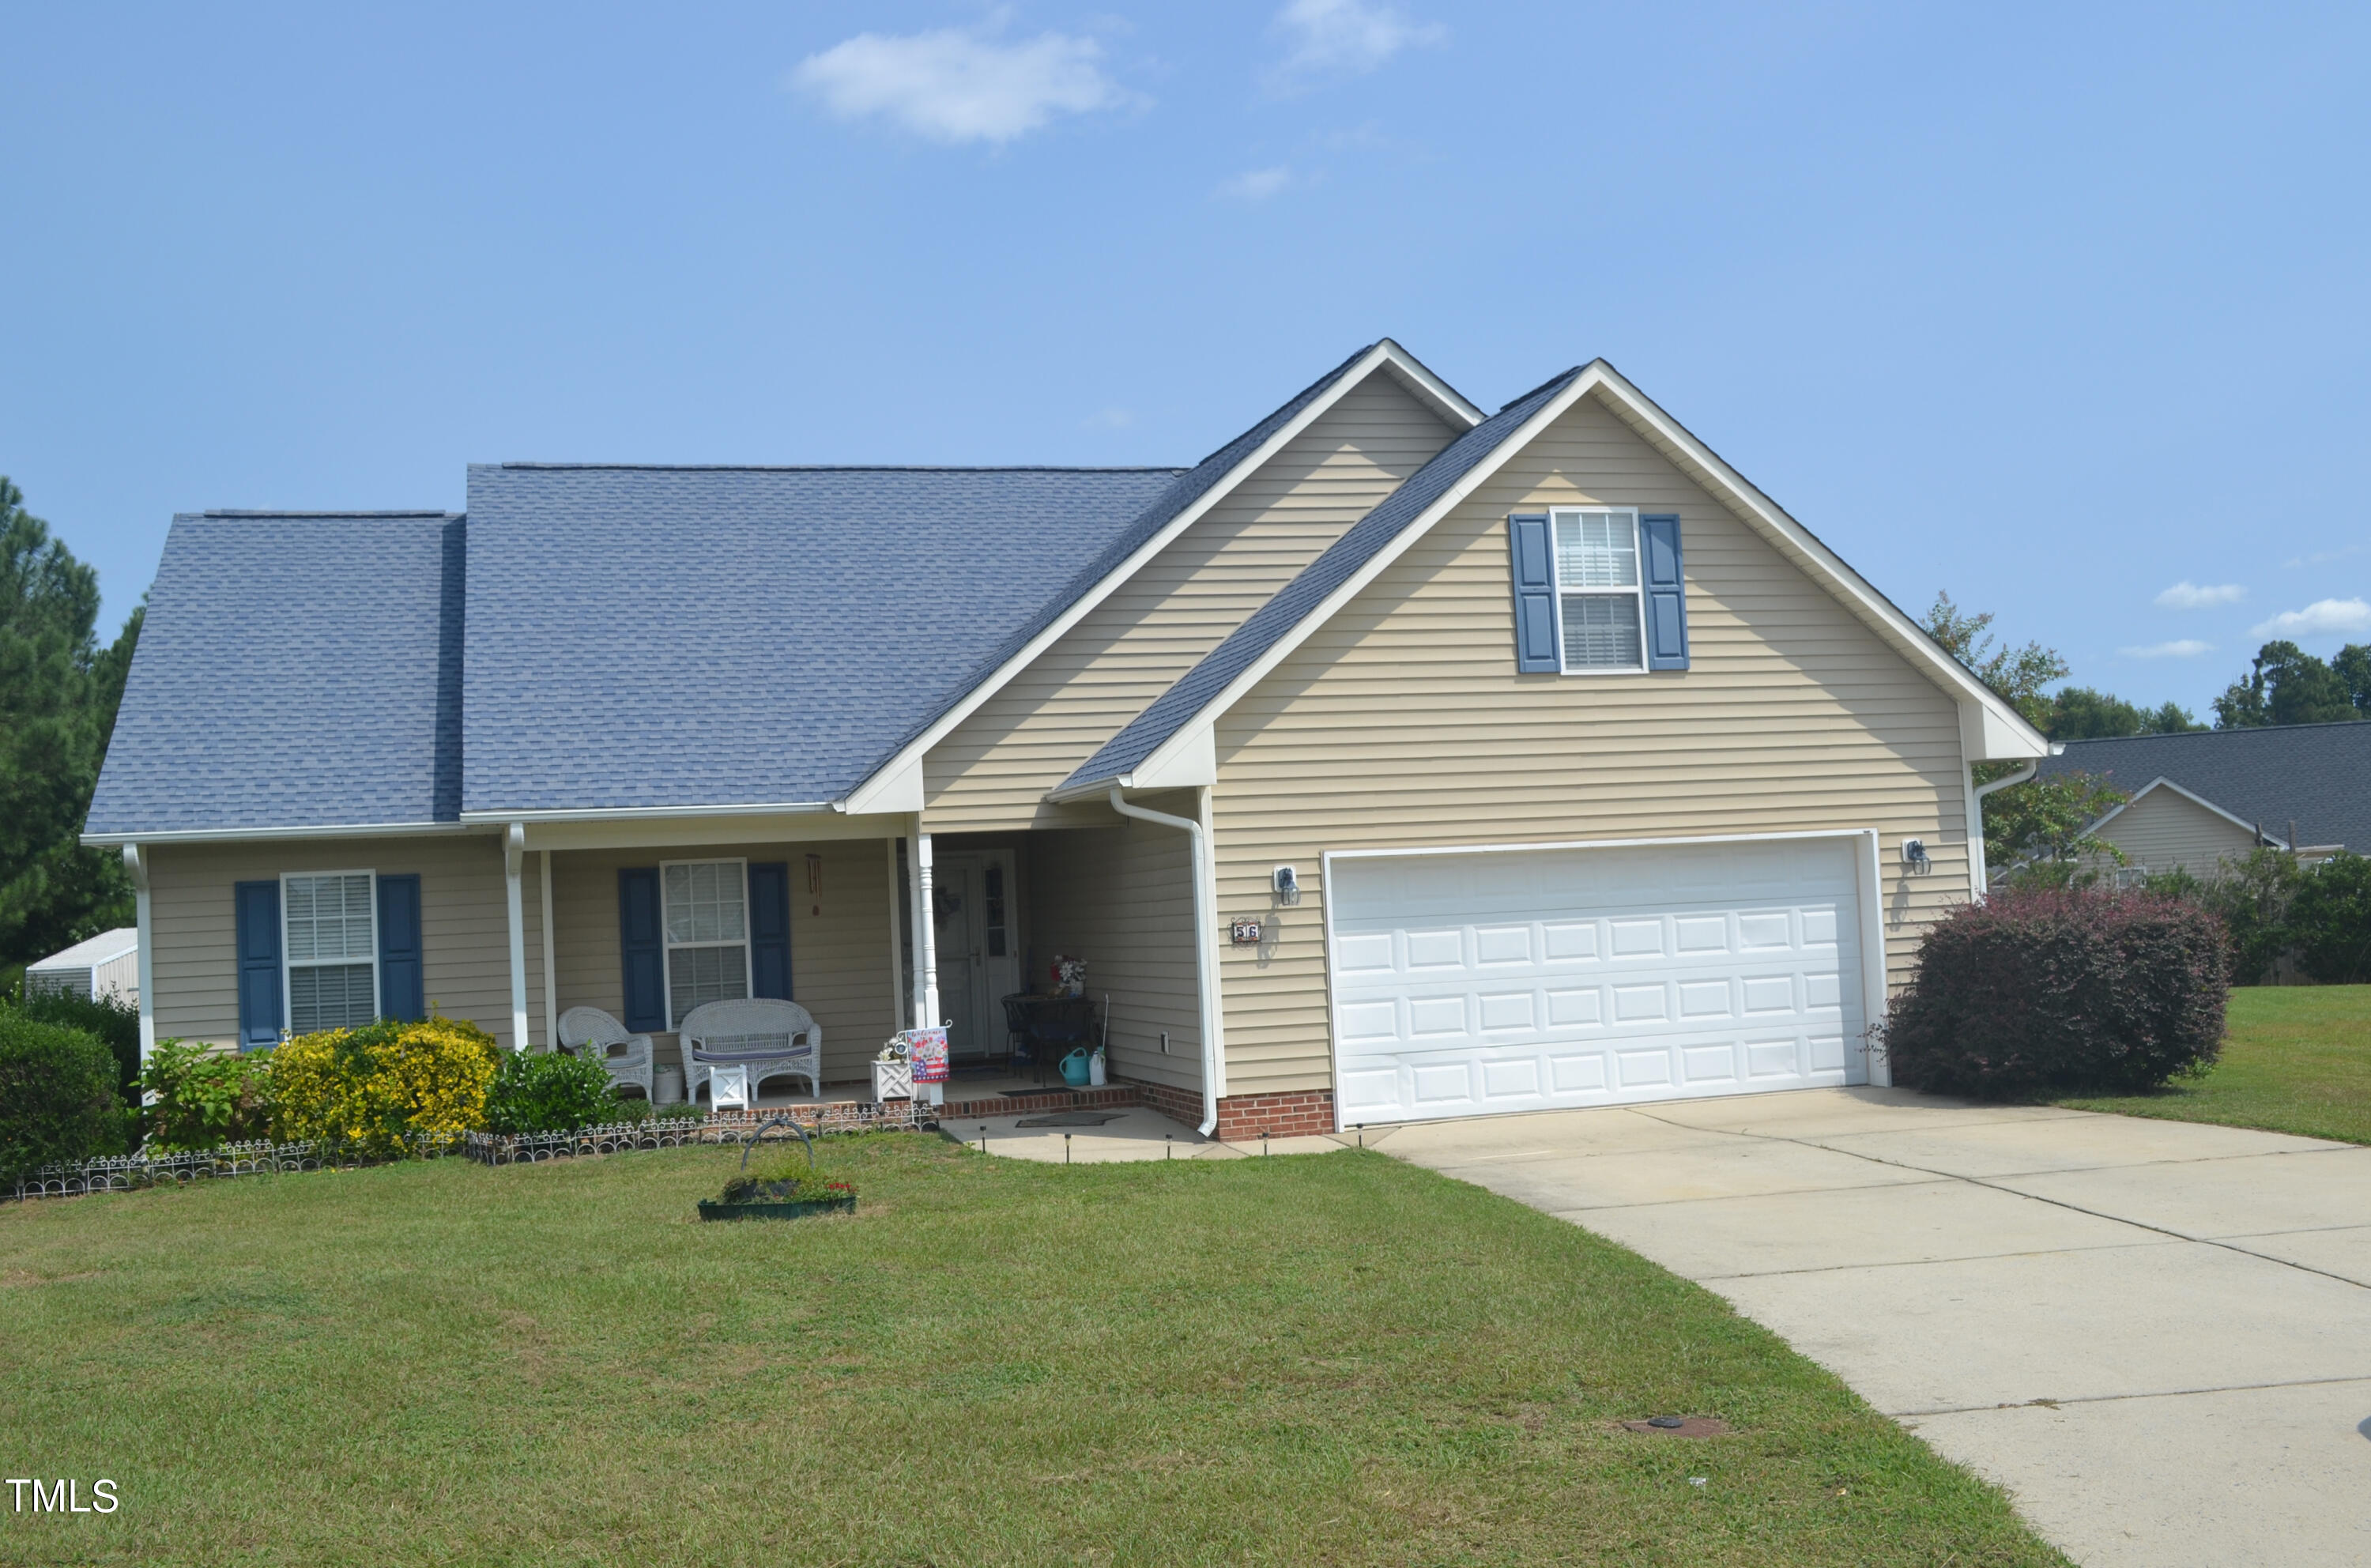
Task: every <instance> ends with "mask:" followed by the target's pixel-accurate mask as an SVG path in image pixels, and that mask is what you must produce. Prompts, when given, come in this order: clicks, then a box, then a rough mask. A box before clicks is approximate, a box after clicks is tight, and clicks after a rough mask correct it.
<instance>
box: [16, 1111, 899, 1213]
mask: <svg viewBox="0 0 2371 1568" xmlns="http://www.w3.org/2000/svg"><path fill="white" fill-rule="evenodd" d="M922 1109H925V1110H926V1109H927V1108H922ZM785 1114H789V1115H792V1116H794V1117H795V1118H796V1119H797V1120H798V1122H799V1123H800V1124H802V1125H803V1126H804V1127H806V1128H808V1129H810V1130H811V1131H814V1132H818V1133H862V1132H875V1131H885V1132H887V1131H895V1132H912V1131H914V1130H915V1129H916V1128H917V1127H918V1126H919V1124H920V1123H921V1121H922V1119H923V1118H922V1117H921V1116H920V1115H919V1114H918V1113H917V1107H916V1106H915V1104H914V1102H913V1101H907V1100H893V1101H886V1102H881V1103H860V1102H854V1101H849V1102H841V1103H835V1104H830V1105H793V1106H790V1107H788V1108H786V1109H785V1108H768V1109H765V1110H759V1111H737V1110H736V1111H711V1112H708V1113H704V1114H703V1115H701V1116H700V1117H696V1118H694V1117H685V1118H681V1119H662V1120H653V1121H646V1122H610V1123H605V1124H602V1125H599V1126H594V1127H579V1128H577V1129H576V1130H575V1131H573V1132H566V1133H460V1134H453V1133H440V1134H428V1135H423V1136H422V1137H421V1139H420V1140H419V1142H418V1143H417V1145H416V1146H415V1147H414V1148H413V1150H412V1156H413V1157H414V1158H419V1159H435V1158H436V1157H438V1156H440V1155H446V1154H458V1155H461V1156H464V1157H465V1158H467V1159H474V1160H476V1161H477V1162H478V1163H479V1164H480V1165H525V1164H532V1163H536V1162H538V1161H541V1160H546V1159H574V1158H575V1157H577V1156H579V1155H588V1154H623V1153H625V1152H626V1151H627V1150H629V1149H637V1148H677V1147H682V1146H684V1145H686V1144H727V1143H740V1142H743V1141H744V1140H746V1138H747V1137H749V1136H750V1135H751V1134H752V1133H753V1132H755V1131H757V1130H758V1128H759V1127H760V1125H761V1124H763V1123H764V1122H766V1121H768V1120H769V1119H770V1118H774V1117H779V1116H781V1115H785ZM386 1163H388V1162H387V1161H385V1160H376V1159H361V1158H360V1157H358V1156H356V1155H354V1154H353V1153H352V1152H350V1151H346V1150H325V1149H324V1148H323V1147H322V1146H320V1145H318V1144H317V1143H312V1142H305V1143H236V1144H225V1145H224V1146H223V1147H220V1148H207V1149H199V1150H197V1151H195V1152H193V1153H188V1154H165V1153H156V1154H145V1153H144V1154H119V1155H109V1156H106V1157H104V1158H102V1159H80V1160H74V1161H70V1162H68V1163H66V1164H63V1165H44V1166H42V1167H41V1168H40V1169H39V1170H35V1171H33V1172H32V1173H31V1174H30V1175H29V1176H25V1177H22V1178H20V1179H19V1180H18V1181H17V1182H16V1184H15V1187H14V1190H13V1191H12V1192H11V1193H9V1196H10V1197H12V1198H78V1197H83V1196H85V1195H87V1194H88V1193H128V1192H133V1191H136V1190H138V1189H140V1188H143V1187H175V1186H183V1185H186V1184H188V1183H189V1182H212V1181H220V1180H223V1179H226V1178H228V1177H233V1176H271V1175H278V1174H281V1173H283V1172H286V1171H295V1170H325V1169H335V1170H353V1169H355V1168H357V1167H360V1166H363V1165H378V1164H386Z"/></svg>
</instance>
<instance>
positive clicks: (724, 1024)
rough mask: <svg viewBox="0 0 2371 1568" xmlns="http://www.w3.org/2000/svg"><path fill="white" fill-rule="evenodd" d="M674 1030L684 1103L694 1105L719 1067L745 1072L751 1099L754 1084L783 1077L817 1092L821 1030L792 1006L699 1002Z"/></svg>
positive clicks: (766, 1001)
mask: <svg viewBox="0 0 2371 1568" xmlns="http://www.w3.org/2000/svg"><path fill="white" fill-rule="evenodd" d="M676 1030H677V1035H678V1037H679V1038H680V1039H681V1040H682V1042H683V1097H684V1098H685V1099H686V1100H688V1101H698V1100H699V1099H700V1085H701V1084H702V1083H705V1082H706V1081H707V1080H708V1073H709V1069H710V1068H711V1067H712V1066H720V1065H725V1064H732V1065H736V1066H747V1067H748V1069H749V1092H750V1093H751V1094H752V1095H753V1096H754V1095H755V1094H756V1093H757V1092H758V1084H759V1083H761V1082H763V1081H764V1080H765V1079H767V1078H778V1077H781V1075H783V1074H785V1073H787V1074H792V1075H794V1076H796V1077H799V1078H804V1079H806V1080H807V1092H808V1093H810V1094H814V1095H816V1096H820V1095H821V1094H822V1093H823V1031H822V1030H820V1029H818V1028H816V1027H815V1016H814V1015H813V1014H811V1013H809V1012H808V1011H807V1009H804V1008H803V1007H801V1006H799V1004H798V1003H796V1002H784V1001H777V1000H775V999H773V998H771V997H751V998H749V999H748V1000H746V1001H737V1002H703V1003H701V1004H700V1006H698V1007H696V1008H694V1009H691V1010H690V1011H689V1012H688V1013H686V1014H684V1015H683V1021H682V1022H680V1023H678V1024H677V1025H676ZM802 1042H804V1043H802Z"/></svg>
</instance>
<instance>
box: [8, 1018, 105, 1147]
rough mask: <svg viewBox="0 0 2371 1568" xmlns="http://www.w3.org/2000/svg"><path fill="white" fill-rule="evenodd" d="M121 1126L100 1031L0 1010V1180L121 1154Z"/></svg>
mask: <svg viewBox="0 0 2371 1568" xmlns="http://www.w3.org/2000/svg"><path fill="white" fill-rule="evenodd" d="M122 1128H123V1115H122V1111H121V1101H120V1100H119V1099H118V1097H117V1094H116V1090H115V1058H114V1056H113V1055H110V1053H109V1051H108V1049H107V1046H106V1044H105V1043H103V1042H101V1041H100V1039H99V1038H98V1036H97V1035H96V1034H93V1033H91V1032H88V1031H87V1030H81V1029H69V1028H67V1027H65V1026H64V1025H63V1024H56V1023H43V1022H41V1021H40V1020H37V1019H30V1018H27V1017H25V1016H24V1015H23V1014H22V1013H20V1012H18V1011H17V1009H13V1008H0V1181H5V1182H15V1181H16V1180H17V1179H18V1178H19V1177H22V1176H24V1175H26V1174H27V1173H29V1172H30V1171H32V1170H35V1169H37V1168H38V1167H40V1166H43V1165H50V1164H54V1163H58V1162H61V1161H64V1160H72V1159H92V1158H94V1157H95V1156H98V1155H102V1154H121V1152H122V1151H123V1142H122Z"/></svg>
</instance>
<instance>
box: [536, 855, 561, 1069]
mask: <svg viewBox="0 0 2371 1568" xmlns="http://www.w3.org/2000/svg"><path fill="white" fill-rule="evenodd" d="M536 858H537V859H539V860H541V861H542V862H543V1048H544V1049H545V1050H547V1051H557V1050H559V1049H560V976H559V974H558V972H557V971H556V970H555V969H554V968H553V966H552V949H553V946H554V942H553V938H552V935H551V851H550V850H549V849H546V850H544V851H542V852H541V853H540V854H539V855H538V856H537V857H536Z"/></svg>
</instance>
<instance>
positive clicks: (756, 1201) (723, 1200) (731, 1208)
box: [700, 1116, 856, 1219]
mask: <svg viewBox="0 0 2371 1568" xmlns="http://www.w3.org/2000/svg"><path fill="white" fill-rule="evenodd" d="M771 1121H774V1122H781V1123H782V1124H786V1125H788V1126H789V1127H790V1129H791V1131H792V1132H794V1133H796V1134H797V1135H798V1136H799V1141H800V1142H801V1143H802V1144H803V1145H804V1146H805V1147H804V1151H803V1152H804V1154H805V1156H806V1162H805V1164H804V1165H801V1164H799V1163H797V1162H796V1161H795V1160H793V1159H792V1157H791V1156H790V1154H789V1152H788V1151H787V1150H780V1149H777V1150H773V1151H769V1153H768V1154H767V1156H766V1158H765V1159H762V1160H760V1161H759V1162H758V1166H757V1168H756V1169H755V1170H752V1169H751V1168H750V1164H749V1157H750V1156H751V1155H752V1154H754V1153H756V1152H757V1148H758V1142H757V1140H758V1138H759V1137H762V1136H764V1135H765V1131H766V1129H765V1128H764V1127H760V1128H759V1129H758V1132H757V1133H755V1134H753V1135H752V1136H751V1137H750V1141H749V1144H748V1146H747V1147H745V1148H744V1149H743V1150H742V1152H741V1169H740V1170H739V1172H738V1173H737V1174H735V1175H734V1178H733V1180H731V1181H730V1182H725V1183H724V1191H723V1192H722V1193H718V1194H717V1195H716V1196H715V1197H713V1198H702V1199H701V1200H700V1218H702V1219H807V1218H811V1217H812V1216H815V1215H819V1214H854V1213H855V1212H856V1189H855V1188H854V1187H851V1186H850V1185H849V1184H848V1183H847V1182H827V1181H826V1180H824V1178H823V1176H822V1175H821V1173H819V1172H818V1171H817V1170H815V1145H814V1143H813V1141H812V1140H811V1139H809V1138H808V1137H807V1135H806V1129H804V1127H801V1126H799V1125H798V1124H796V1123H795V1122H793V1121H792V1119H791V1118H789V1117H787V1116H782V1117H775V1118H772V1119H771ZM769 1124H770V1123H769Z"/></svg>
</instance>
